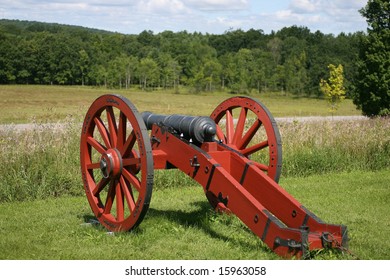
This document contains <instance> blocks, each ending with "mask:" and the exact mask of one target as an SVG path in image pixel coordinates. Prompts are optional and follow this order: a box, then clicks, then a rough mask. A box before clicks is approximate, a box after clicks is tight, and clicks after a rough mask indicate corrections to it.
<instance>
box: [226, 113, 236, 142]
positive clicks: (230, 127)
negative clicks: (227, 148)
mask: <svg viewBox="0 0 390 280" xmlns="http://www.w3.org/2000/svg"><path fill="white" fill-rule="evenodd" d="M233 135H234V120H233V113H232V110H231V109H229V110H227V111H226V141H227V144H231V143H232V142H233Z"/></svg>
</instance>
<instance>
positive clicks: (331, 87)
mask: <svg viewBox="0 0 390 280" xmlns="http://www.w3.org/2000/svg"><path fill="white" fill-rule="evenodd" d="M328 69H329V74H330V77H329V80H328V81H325V80H323V79H321V82H320V88H321V91H322V92H323V93H324V95H325V98H326V100H327V101H328V104H329V107H330V112H331V113H332V116H333V114H334V113H335V112H336V111H337V109H338V107H339V105H340V102H341V101H343V100H344V99H345V88H344V75H343V66H342V65H341V64H339V66H337V67H336V66H335V65H333V64H330V65H329V66H328Z"/></svg>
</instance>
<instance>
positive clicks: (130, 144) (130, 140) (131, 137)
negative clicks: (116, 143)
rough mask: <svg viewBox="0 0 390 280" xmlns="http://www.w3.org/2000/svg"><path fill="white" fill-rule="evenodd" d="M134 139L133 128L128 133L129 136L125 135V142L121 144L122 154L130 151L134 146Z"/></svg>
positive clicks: (124, 154)
mask: <svg viewBox="0 0 390 280" xmlns="http://www.w3.org/2000/svg"><path fill="white" fill-rule="evenodd" d="M135 140H136V137H135V133H134V130H133V131H132V132H131V133H130V135H129V137H127V140H126V143H125V144H124V145H123V148H122V151H121V154H122V155H123V156H126V155H127V152H128V151H130V150H131V149H132V148H133V147H134V144H135Z"/></svg>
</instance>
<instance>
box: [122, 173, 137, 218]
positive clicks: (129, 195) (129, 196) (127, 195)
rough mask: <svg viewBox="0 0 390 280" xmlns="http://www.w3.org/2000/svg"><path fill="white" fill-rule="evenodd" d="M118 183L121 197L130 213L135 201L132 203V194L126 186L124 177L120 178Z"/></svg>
mask: <svg viewBox="0 0 390 280" xmlns="http://www.w3.org/2000/svg"><path fill="white" fill-rule="evenodd" d="M120 183H121V187H122V191H123V195H124V197H125V199H126V202H127V206H128V207H129V209H130V212H133V211H134V209H135V201H134V196H133V192H132V191H131V187H130V186H128V184H127V183H126V180H125V178H124V176H121V178H120Z"/></svg>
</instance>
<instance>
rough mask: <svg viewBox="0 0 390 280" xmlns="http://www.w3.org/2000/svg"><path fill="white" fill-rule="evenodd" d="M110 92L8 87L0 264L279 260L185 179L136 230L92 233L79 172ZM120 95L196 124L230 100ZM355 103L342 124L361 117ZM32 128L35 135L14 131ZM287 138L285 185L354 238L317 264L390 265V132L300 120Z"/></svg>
mask: <svg viewBox="0 0 390 280" xmlns="http://www.w3.org/2000/svg"><path fill="white" fill-rule="evenodd" d="M116 92H118V91H116ZM103 93H106V90H104V89H94V88H81V87H75V88H74V87H50V86H47V87H39V86H25V87H17V86H0V98H1V101H0V102H1V103H2V104H1V106H2V108H4V110H5V112H4V114H2V115H1V116H0V123H3V124H4V123H7V124H9V125H7V127H5V128H4V129H2V130H0V137H1V138H0V160H1V162H2V164H1V165H0V174H2V180H0V234H1V236H2V238H1V240H0V248H1V250H0V259H278V257H277V256H276V255H275V254H273V253H272V252H271V251H270V250H269V249H268V248H267V247H266V246H265V245H264V244H262V242H261V241H260V240H259V239H258V238H257V237H256V236H254V235H253V234H252V233H251V232H250V231H249V230H248V229H247V228H246V227H245V225H243V224H242V223H241V222H240V221H239V220H238V219H236V218H235V217H233V216H226V215H218V214H216V213H214V212H213V211H212V210H211V208H210V207H209V205H208V202H207V199H206V198H205V196H204V194H203V190H202V188H201V187H200V186H198V185H197V184H196V183H195V182H193V181H191V179H189V178H187V177H186V176H185V175H183V174H181V173H180V172H178V171H177V170H169V171H158V172H156V174H155V185H154V192H153V198H152V204H151V207H150V209H149V211H148V214H147V216H146V218H145V220H144V222H143V223H142V224H141V226H140V228H139V229H137V230H136V231H134V232H131V233H123V234H115V235H110V234H107V232H106V230H105V229H103V228H102V227H100V226H99V225H95V224H93V223H92V224H91V223H90V221H91V219H93V216H92V212H91V210H90V208H89V205H88V202H87V199H86V198H85V197H84V194H83V188H82V183H81V178H80V172H79V169H80V168H79V136H80V122H81V120H82V118H83V114H84V113H85V111H86V110H87V108H88V106H89V105H90V103H91V102H92V101H93V100H94V99H95V98H96V97H98V96H99V95H101V94H103ZM119 93H120V94H123V95H125V96H127V97H128V98H129V99H130V100H132V101H133V103H135V105H136V106H137V107H138V108H139V111H143V110H150V111H154V112H158V113H183V114H185V113H186V114H196V115H198V114H206V115H207V114H209V113H210V112H211V111H212V110H213V109H214V107H215V106H216V105H217V104H219V102H220V101H222V100H224V99H226V98H228V97H230V96H231V95H229V94H226V93H217V94H215V95H211V94H201V95H191V94H188V93H182V94H175V93H169V92H165V93H161V92H135V91H134V92H125V91H119ZM255 97H257V98H259V99H261V100H262V101H263V103H265V104H266V105H267V106H268V107H269V109H270V111H271V112H272V113H274V111H276V112H277V113H276V115H277V116H307V115H329V113H327V108H326V104H325V101H323V100H312V99H296V98H292V97H290V96H284V95H282V94H276V97H272V96H270V95H267V96H255ZM11 100H12V101H11ZM156 100H158V102H156ZM170 101H172V103H171V102H170ZM348 102H350V101H348V100H347V101H346V102H345V103H343V105H342V108H340V111H339V113H340V114H344V115H353V114H355V115H356V114H358V112H357V111H356V110H355V109H354V107H353V105H352V104H351V103H348ZM194 104H195V105H194ZM320 104H321V105H320ZM11 108H13V109H11ZM15 108H17V109H15ZM45 108H46V109H45ZM49 108H51V109H49ZM15 110H17V111H15ZM284 110H285V112H284ZM26 122H32V123H33V124H32V126H31V129H28V130H17V129H15V128H14V127H13V124H12V123H14V124H16V123H26ZM57 122H60V123H62V124H64V125H63V126H61V128H60V129H59V128H58V127H57V126H56V123H57ZM10 123H11V124H10ZM44 123H48V125H46V126H44V125H43V124H44ZM279 128H280V132H281V135H282V141H283V169H282V177H281V181H280V184H281V185H282V186H283V187H284V188H286V190H287V191H288V192H290V193H291V194H292V195H293V196H294V197H296V198H297V199H298V200H299V201H300V202H301V203H302V204H304V205H305V206H306V207H307V208H308V209H310V210H311V211H313V212H314V213H315V214H316V215H318V216H319V217H320V218H322V219H323V220H325V221H326V222H330V223H342V224H345V225H347V226H348V228H349V232H350V239H351V240H350V249H351V251H352V252H353V253H354V254H353V255H349V254H340V253H337V252H334V251H327V252H316V253H314V255H313V257H314V258H315V259H355V258H360V259H390V253H389V252H390V244H389V242H388V241H387V236H388V228H389V221H390V211H389V202H390V201H389V198H390V188H389V184H388V182H389V181H390V180H389V179H390V161H389V158H390V133H389V132H390V121H389V120H388V119H372V120H361V121H323V122H316V123H304V122H299V121H296V122H293V123H280V124H279ZM157 225H158V226H157ZM206 244H207V246H206Z"/></svg>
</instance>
